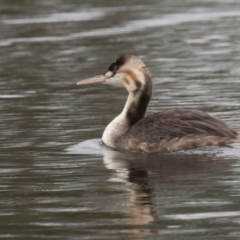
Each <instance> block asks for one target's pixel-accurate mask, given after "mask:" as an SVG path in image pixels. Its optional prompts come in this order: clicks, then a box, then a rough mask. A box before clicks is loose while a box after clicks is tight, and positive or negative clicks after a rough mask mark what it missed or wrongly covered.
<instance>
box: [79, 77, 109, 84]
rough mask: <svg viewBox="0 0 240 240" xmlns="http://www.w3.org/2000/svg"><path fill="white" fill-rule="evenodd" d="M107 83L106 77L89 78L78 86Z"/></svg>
mask: <svg viewBox="0 0 240 240" xmlns="http://www.w3.org/2000/svg"><path fill="white" fill-rule="evenodd" d="M106 81H107V77H105V76H104V75H99V76H96V77H92V78H88V79H85V80H82V81H79V82H78V83H77V85H87V84H94V83H103V82H106Z"/></svg>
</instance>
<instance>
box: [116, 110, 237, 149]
mask: <svg viewBox="0 0 240 240" xmlns="http://www.w3.org/2000/svg"><path fill="white" fill-rule="evenodd" d="M237 141H239V138H238V133H237V132H236V131H235V130H233V129H232V128H231V127H229V126H228V125H227V124H226V123H225V122H223V121H221V120H219V119H217V118H215V117H212V116H210V115H209V114H207V113H204V112H202V111H199V110H190V109H178V110H170V111H164V112H160V113H155V114H151V115H149V116H146V117H145V118H143V119H141V120H140V121H138V122H137V123H136V124H134V125H133V126H132V127H131V128H130V129H129V131H128V132H127V133H126V134H125V136H124V137H123V138H122V139H121V138H120V139H119V142H121V145H122V147H123V148H127V149H129V150H134V149H137V148H139V149H141V150H143V151H145V152H160V151H162V150H168V151H174V150H181V149H192V148H197V147H203V146H209V145H219V146H223V145H226V144H229V143H233V142H237Z"/></svg>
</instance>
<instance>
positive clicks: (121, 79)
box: [77, 55, 240, 152]
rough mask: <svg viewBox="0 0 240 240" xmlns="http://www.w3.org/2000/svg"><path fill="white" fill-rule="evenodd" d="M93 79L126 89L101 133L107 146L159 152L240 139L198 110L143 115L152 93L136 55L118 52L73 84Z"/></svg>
mask: <svg viewBox="0 0 240 240" xmlns="http://www.w3.org/2000/svg"><path fill="white" fill-rule="evenodd" d="M93 83H105V84H110V85H114V86H119V87H125V88H126V90H127V91H128V92H129V95H128V98H127V102H126V104H125V107H124V109H123V111H122V112H121V114H120V115H118V116H117V117H116V118H114V119H113V121H112V122H111V123H109V124H108V126H107V127H106V129H105V131H104V133H103V136H102V140H103V142H104V143H105V144H106V145H107V146H109V147H112V148H118V149H125V150H131V151H144V152H161V151H164V150H167V151H175V150H183V149H192V148H197V147H203V146H210V145H214V146H223V145H226V144H229V143H234V142H239V141H240V135H239V134H238V133H237V132H236V131H235V130H233V129H232V128H231V127H229V126H228V125H227V124H226V123H225V122H223V121H221V120H219V119H217V118H215V117H212V116H210V115H209V114H207V113H204V112H202V111H199V110H190V109H178V110H169V111H163V112H159V113H154V114H151V115H149V116H146V117H144V116H145V113H146V110H147V106H148V103H149V101H150V99H151V97H152V79H151V74H150V72H149V70H148V69H147V67H146V66H145V64H144V63H143V61H142V60H141V59H140V58H138V57H136V56H132V55H120V56H119V57H118V58H117V60H116V61H115V62H113V63H112V64H111V65H110V66H109V67H108V69H107V71H106V72H105V73H104V74H103V75H100V76H96V77H93V78H89V79H86V80H82V81H80V82H78V83H77V85H85V84H93Z"/></svg>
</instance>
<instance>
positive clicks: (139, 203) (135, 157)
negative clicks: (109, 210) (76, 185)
mask: <svg viewBox="0 0 240 240" xmlns="http://www.w3.org/2000/svg"><path fill="white" fill-rule="evenodd" d="M211 151H212V150H211ZM103 160H104V164H105V167H106V168H108V169H111V170H114V172H113V173H112V175H111V177H110V179H109V181H114V182H124V183H125V185H126V190H127V191H129V192H130V194H129V204H128V206H129V207H128V208H126V215H127V216H128V220H127V221H128V223H129V224H130V225H147V224H150V223H152V222H153V221H156V220H157V219H158V217H159V216H158V213H157V206H156V204H155V203H156V192H157V190H156V189H154V182H156V181H157V182H158V183H159V185H160V184H171V185H185V184H186V183H190V184H194V186H195V187H197V186H198V185H203V184H204V185H208V184H213V183H211V181H214V180H213V179H211V178H207V179H206V178H202V177H200V176H201V175H202V174H203V173H209V174H210V175H211V174H214V172H215V173H217V172H219V171H222V170H226V168H227V167H229V162H228V161H226V160H224V159H223V158H221V157H216V155H214V154H204V153H202V154H201V152H200V153H193V154H186V153H185V154H184V153H177V154H145V153H129V152H117V151H112V150H109V149H107V150H106V151H103ZM214 160H217V161H214ZM192 173H194V174H192ZM159 185H158V186H159ZM169 204H171V201H170V203H169ZM144 230H146V229H144ZM139 231H140V229H139ZM142 231H143V230H141V234H143V232H142ZM147 232H148V231H147V230H146V231H144V233H145V234H146V235H147V234H148V233H147ZM134 234H139V232H138V231H137V230H135V232H134Z"/></svg>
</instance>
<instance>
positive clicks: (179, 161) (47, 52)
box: [0, 0, 240, 240]
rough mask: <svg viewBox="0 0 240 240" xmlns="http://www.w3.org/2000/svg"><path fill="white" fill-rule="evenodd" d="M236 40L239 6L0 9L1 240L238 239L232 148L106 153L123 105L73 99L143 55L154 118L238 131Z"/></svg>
mask: <svg viewBox="0 0 240 240" xmlns="http://www.w3.org/2000/svg"><path fill="white" fill-rule="evenodd" d="M110 2H111V3H110ZM129 2H130V3H129ZM239 26H240V2H239V1H238V0H236V1H234V0H205V1H197V0H179V1H157V0H150V1H143V0H142V1H140V0H139V1H127V0H122V1H105V0H101V1H100V0H82V1H77V0H69V1H63V0H41V1H40V0H35V1H34V0H32V1H17V0H0V56H1V57H0V101H1V104H0V131H1V135H0V148H1V150H0V239H22V240H26V239H58V240H61V239H71V240H72V239H104V240H105V239H184V240H185V239H240V174H239V173H240V146H239V145H238V144H235V145H232V146H231V147H229V148H211V147H210V148H205V149H200V150H193V151H185V152H184V151H183V152H176V153H172V154H143V153H138V154H137V153H135V154H133V153H124V152H117V151H112V150H110V149H107V148H105V147H103V146H102V145H101V140H100V138H101V134H102V132H103V130H104V127H105V126H106V125H107V124H108V122H109V121H110V120H111V119H112V118H113V117H114V116H116V115H117V114H118V113H119V112H120V111H121V109H122V107H123V105H124V102H125V100H126V96H127V93H126V92H125V91H124V90H122V89H117V88H113V87H111V86H104V85H95V86H86V87H79V86H76V85H75V83H76V82H77V81H79V80H81V79H84V78H86V77H90V76H93V75H98V74H100V73H102V72H103V71H104V70H105V69H106V67H107V66H108V65H109V64H110V63H111V62H112V61H113V60H115V58H116V56H117V55H118V54H119V53H131V54H136V55H139V56H141V57H142V58H143V59H144V61H145V62H146V64H147V66H148V67H149V69H150V71H151V72H152V75H153V78H154V97H153V100H152V102H151V104H150V107H149V110H148V112H149V113H153V112H157V111H160V110H164V109H171V108H178V107H191V108H198V109H200V110H203V111H206V112H209V113H211V114H212V115H215V116H217V117H220V118H221V119H223V120H225V121H227V122H228V123H229V124H230V125H232V126H234V128H235V129H237V130H238V131H240V94H239V92H240V70H239V66H240V45H239V42H240V32H239Z"/></svg>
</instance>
